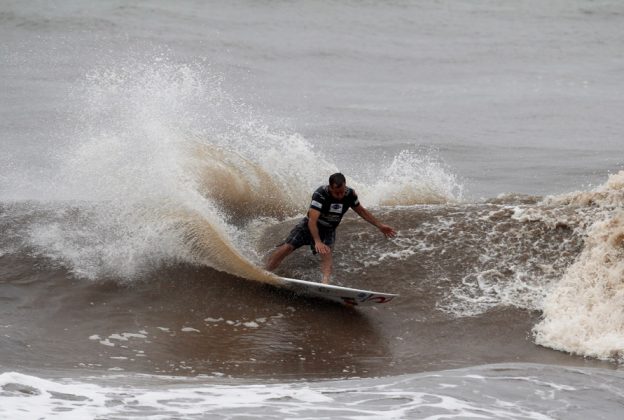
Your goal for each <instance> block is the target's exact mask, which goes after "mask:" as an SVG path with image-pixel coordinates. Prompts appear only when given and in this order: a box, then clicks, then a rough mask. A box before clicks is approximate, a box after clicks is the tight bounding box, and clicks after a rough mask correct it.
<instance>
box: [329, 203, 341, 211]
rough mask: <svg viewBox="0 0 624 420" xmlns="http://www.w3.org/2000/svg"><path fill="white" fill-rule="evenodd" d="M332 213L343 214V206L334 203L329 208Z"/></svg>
mask: <svg viewBox="0 0 624 420" xmlns="http://www.w3.org/2000/svg"><path fill="white" fill-rule="evenodd" d="M329 212H330V213H342V204H340V203H334V204H332V205H331V206H330V207H329Z"/></svg>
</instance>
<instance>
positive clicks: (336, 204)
mask: <svg viewBox="0 0 624 420" xmlns="http://www.w3.org/2000/svg"><path fill="white" fill-rule="evenodd" d="M359 205H360V200H358V196H357V194H356V193H355V191H353V189H351V188H348V187H347V189H346V191H345V195H344V197H343V198H342V200H336V199H335V198H334V197H332V195H331V193H330V192H329V186H328V185H326V186H324V187H318V188H317V190H316V191H314V194H312V202H311V203H310V208H311V209H314V210H318V211H320V212H321V215H320V216H319V218H318V225H320V226H321V227H324V228H330V229H336V228H337V227H338V225H339V224H340V221H341V220H342V216H344V214H345V213H346V212H347V211H348V210H349V209H350V208H355V207H357V206H359Z"/></svg>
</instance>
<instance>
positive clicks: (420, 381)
mask: <svg viewBox="0 0 624 420" xmlns="http://www.w3.org/2000/svg"><path fill="white" fill-rule="evenodd" d="M222 376H223V374H222V373H219V372H215V375H214V377H212V378H208V377H197V378H183V377H164V376H153V375H130V374H114V375H108V376H95V377H94V376H92V377H85V378H74V379H62V380H58V379H55V380H49V379H42V378H38V377H36V376H30V375H25V374H22V373H17V372H5V373H3V374H0V390H1V391H0V416H2V417H6V418H17V417H19V418H25V419H30V418H32V419H38V418H56V417H58V418H71V419H74V418H75V419H91V418H137V417H140V418H149V419H169V418H173V417H176V418H177V417H180V418H192V417H196V416H199V417H202V418H207V417H211V416H226V417H228V418H229V417H231V418H235V417H241V416H243V417H244V416H249V415H252V413H257V410H259V409H261V410H262V416H263V418H284V417H297V418H329V417H331V418H345V419H346V418H348V419H356V418H357V419H362V418H375V419H378V418H383V419H391V418H392V419H394V418H422V419H440V418H449V417H454V418H472V417H479V418H490V419H496V418H510V419H539V420H542V419H551V418H579V419H580V418H583V417H580V416H577V414H579V413H582V414H581V415H586V413H588V412H589V413H595V412H600V413H601V414H602V418H605V419H611V418H612V419H616V418H619V417H618V416H619V415H620V413H619V403H618V401H619V399H620V397H621V394H622V392H623V391H624V377H622V374H621V373H620V374H618V373H617V372H612V371H602V370H590V369H585V370H583V369H566V368H560V367H555V366H541V365H493V366H483V367H475V368H469V369H462V370H456V371H443V372H435V373H431V374H428V373H423V374H417V375H404V376H398V377H388V378H378V379H354V380H344V381H322V382H295V383H271V384H268V385H266V384H262V385H258V384H240V383H239V384H232V383H223V382H222V379H221V377H222ZM120 384H123V385H120ZM588 395H589V397H588Z"/></svg>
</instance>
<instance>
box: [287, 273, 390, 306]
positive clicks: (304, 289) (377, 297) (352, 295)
mask: <svg viewBox="0 0 624 420" xmlns="http://www.w3.org/2000/svg"><path fill="white" fill-rule="evenodd" d="M279 280H280V284H279V286H280V287H282V288H284V289H288V290H290V291H292V292H295V293H296V294H298V295H304V296H313V297H318V298H322V299H328V300H331V301H334V302H339V303H342V304H344V305H350V306H355V305H358V306H370V305H378V304H380V303H387V302H390V301H391V300H392V299H394V298H395V297H397V296H398V295H395V294H392V293H380V292H373V291H371V290H361V289H352V288H350V287H342V286H334V285H332V284H323V283H316V282H313V281H306V280H297V279H289V278H287V277H279Z"/></svg>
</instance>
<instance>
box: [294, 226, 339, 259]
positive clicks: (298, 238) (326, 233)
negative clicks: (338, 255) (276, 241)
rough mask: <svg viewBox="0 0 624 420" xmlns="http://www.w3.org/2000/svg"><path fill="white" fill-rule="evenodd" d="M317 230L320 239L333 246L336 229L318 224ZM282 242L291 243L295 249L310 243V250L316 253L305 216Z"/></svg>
mask: <svg viewBox="0 0 624 420" xmlns="http://www.w3.org/2000/svg"><path fill="white" fill-rule="evenodd" d="M318 230H319V236H320V237H321V241H322V242H323V243H324V244H325V245H327V246H328V247H330V248H332V247H333V246H334V242H335V241H336V229H333V228H325V227H323V226H319V227H318ZM284 243H287V244H290V245H292V246H293V248H295V249H297V248H300V247H302V246H303V245H310V248H312V252H313V253H315V254H316V249H315V248H314V239H312V233H310V229H309V228H308V219H307V218H305V219H303V220H301V221H300V222H299V223H297V225H296V226H295V227H294V228H293V229H292V230H291V231H290V233H289V234H288V237H287V238H286V241H285V242H284Z"/></svg>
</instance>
